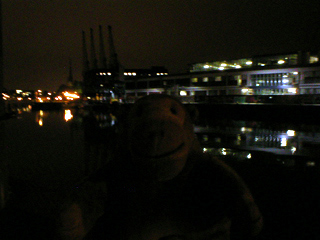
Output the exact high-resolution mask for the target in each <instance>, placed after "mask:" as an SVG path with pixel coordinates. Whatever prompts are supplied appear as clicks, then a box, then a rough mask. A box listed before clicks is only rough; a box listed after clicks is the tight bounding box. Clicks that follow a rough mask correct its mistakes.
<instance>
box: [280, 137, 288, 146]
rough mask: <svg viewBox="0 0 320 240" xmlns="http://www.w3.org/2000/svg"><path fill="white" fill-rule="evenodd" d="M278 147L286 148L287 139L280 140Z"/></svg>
mask: <svg viewBox="0 0 320 240" xmlns="http://www.w3.org/2000/svg"><path fill="white" fill-rule="evenodd" d="M280 145H281V147H286V146H287V138H285V137H283V138H281V143H280Z"/></svg>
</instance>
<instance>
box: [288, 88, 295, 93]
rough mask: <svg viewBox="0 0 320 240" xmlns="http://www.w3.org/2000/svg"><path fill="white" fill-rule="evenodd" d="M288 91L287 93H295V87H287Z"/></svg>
mask: <svg viewBox="0 0 320 240" xmlns="http://www.w3.org/2000/svg"><path fill="white" fill-rule="evenodd" d="M288 92H289V93H297V89H296V88H288Z"/></svg>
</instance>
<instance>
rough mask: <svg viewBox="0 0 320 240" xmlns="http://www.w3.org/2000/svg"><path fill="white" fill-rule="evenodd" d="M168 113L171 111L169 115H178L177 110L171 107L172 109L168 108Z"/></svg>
mask: <svg viewBox="0 0 320 240" xmlns="http://www.w3.org/2000/svg"><path fill="white" fill-rule="evenodd" d="M170 111H171V113H172V114H174V115H177V114H178V110H177V108H176V107H174V106H172V107H171V108H170Z"/></svg>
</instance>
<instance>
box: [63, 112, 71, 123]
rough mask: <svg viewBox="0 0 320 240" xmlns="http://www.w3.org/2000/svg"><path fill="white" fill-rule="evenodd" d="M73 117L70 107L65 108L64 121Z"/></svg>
mask: <svg viewBox="0 0 320 240" xmlns="http://www.w3.org/2000/svg"><path fill="white" fill-rule="evenodd" d="M72 118H73V115H72V113H71V110H70V109H66V110H64V120H65V121H66V122H68V121H69V120H71V119H72Z"/></svg>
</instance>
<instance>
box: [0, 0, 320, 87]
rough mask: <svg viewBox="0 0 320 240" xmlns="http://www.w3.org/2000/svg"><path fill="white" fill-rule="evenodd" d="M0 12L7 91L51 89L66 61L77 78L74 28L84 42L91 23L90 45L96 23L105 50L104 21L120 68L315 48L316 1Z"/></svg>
mask: <svg viewBox="0 0 320 240" xmlns="http://www.w3.org/2000/svg"><path fill="white" fill-rule="evenodd" d="M2 9H3V14H2V15H3V16H2V17H3V34H4V36H3V42H4V46H3V48H4V85H5V87H6V88H7V89H31V90H36V89H43V90H51V91H53V90H57V88H58V87H59V86H60V85H61V84H63V83H66V82H67V78H68V74H69V58H71V59H72V65H73V77H74V80H80V81H81V80H82V74H81V73H82V35H81V34H82V30H84V31H85V32H86V34H87V43H89V39H88V37H89V31H90V28H93V29H94V31H95V40H96V42H97V43H98V28H99V25H102V26H103V31H104V35H105V46H106V50H108V48H107V25H111V26H112V28H113V35H114V41H115V46H116V51H117V53H118V57H119V60H120V62H121V64H122V65H123V66H124V67H125V68H150V67H151V66H165V67H166V68H167V69H168V70H169V73H181V72H186V71H187V70H188V64H190V63H196V62H205V61H214V60H224V59H237V58H244V57H251V56H253V55H260V54H272V53H282V52H291V51H298V50H317V49H319V50H320V46H319V45H320V21H319V19H320V11H319V9H320V1H319V0H223V1H221V0H219V1H218V0H134V1H133V0H2ZM87 48H88V50H89V49H90V47H89V46H88V47H87ZM98 49H99V47H98V45H96V50H98ZM107 52H108V51H107ZM97 56H98V55H97Z"/></svg>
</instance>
